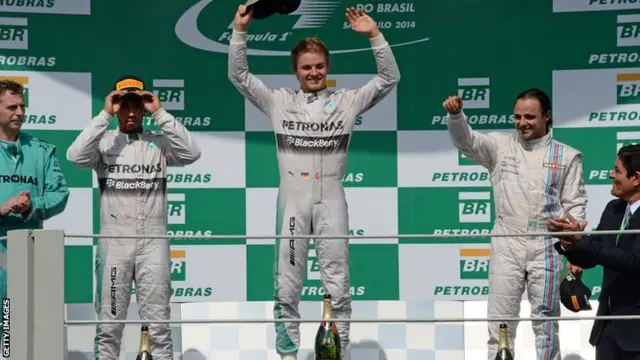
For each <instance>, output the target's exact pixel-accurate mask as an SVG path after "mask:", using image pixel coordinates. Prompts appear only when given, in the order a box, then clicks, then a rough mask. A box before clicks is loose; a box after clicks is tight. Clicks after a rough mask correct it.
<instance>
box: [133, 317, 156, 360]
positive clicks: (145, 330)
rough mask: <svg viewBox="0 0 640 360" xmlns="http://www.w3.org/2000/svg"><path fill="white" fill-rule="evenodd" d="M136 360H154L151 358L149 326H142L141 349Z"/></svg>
mask: <svg viewBox="0 0 640 360" xmlns="http://www.w3.org/2000/svg"><path fill="white" fill-rule="evenodd" d="M136 360H153V357H151V346H150V344H149V326H148V325H142V328H141V329H140V347H139V348H138V356H137V357H136Z"/></svg>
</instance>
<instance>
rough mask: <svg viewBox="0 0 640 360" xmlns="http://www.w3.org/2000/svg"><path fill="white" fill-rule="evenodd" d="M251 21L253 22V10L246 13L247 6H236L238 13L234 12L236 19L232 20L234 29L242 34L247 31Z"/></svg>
mask: <svg viewBox="0 0 640 360" xmlns="http://www.w3.org/2000/svg"><path fill="white" fill-rule="evenodd" d="M251 20H253V8H251V10H249V11H247V5H240V6H238V11H236V17H235V18H234V27H235V29H236V30H237V31H242V32H245V31H247V27H248V26H249V24H250V23H251Z"/></svg>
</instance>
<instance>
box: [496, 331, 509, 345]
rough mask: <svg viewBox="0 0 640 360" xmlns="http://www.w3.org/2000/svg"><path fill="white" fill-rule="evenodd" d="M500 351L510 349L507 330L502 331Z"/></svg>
mask: <svg viewBox="0 0 640 360" xmlns="http://www.w3.org/2000/svg"><path fill="white" fill-rule="evenodd" d="M498 348H499V349H508V348H509V336H508V335H507V329H500V339H499V341H498Z"/></svg>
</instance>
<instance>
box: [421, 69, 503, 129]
mask: <svg viewBox="0 0 640 360" xmlns="http://www.w3.org/2000/svg"><path fill="white" fill-rule="evenodd" d="M490 85H491V78H490V77H463V78H458V93H457V94H458V96H459V97H460V99H461V100H462V102H463V107H464V108H465V109H466V110H472V111H467V112H466V115H467V121H468V122H469V124H470V125H471V126H474V127H475V126H487V125H488V126H496V125H497V126H500V127H508V126H509V124H513V123H514V117H513V114H504V113H503V114H496V113H492V112H491V87H490ZM446 124H447V115H434V116H433V117H432V118H431V125H440V126H443V125H444V126H446Z"/></svg>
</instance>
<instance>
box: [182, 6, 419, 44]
mask: <svg viewBox="0 0 640 360" xmlns="http://www.w3.org/2000/svg"><path fill="white" fill-rule="evenodd" d="M235 6H236V5H235V4H233V3H229V2H225V1H223V0H200V1H198V2H197V3H196V4H194V5H193V6H191V7H190V8H189V9H188V10H187V11H186V12H185V13H184V14H182V16H181V17H180V18H179V19H178V21H177V23H176V26H175V32H176V36H177V37H178V39H179V40H180V41H182V42H183V43H185V44H186V45H188V46H190V47H193V48H196V49H199V50H203V51H210V52H216V53H227V52H228V48H229V41H230V40H231V35H232V32H233V21H231V22H229V20H230V19H233V16H234V13H235V11H236V7H235ZM422 6H424V5H423V2H422V1H406V2H404V3H396V2H392V1H388V2H387V3H379V2H377V1H372V0H369V1H360V3H356V2H351V1H348V2H347V3H345V2H343V1H339V0H302V1H301V2H300V6H299V7H298V9H297V10H296V11H294V12H293V13H291V14H289V15H279V14H278V15H274V16H273V17H272V18H269V19H265V20H262V21H260V22H256V21H254V22H253V23H252V24H251V26H250V31H249V33H248V34H247V42H248V49H247V54H248V55H257V56H290V55H291V48H292V47H293V45H294V44H295V43H296V42H297V41H299V39H300V38H302V37H304V36H314V35H317V34H318V33H319V32H321V31H320V29H324V28H326V29H327V34H329V33H335V32H336V31H349V32H353V31H352V30H351V29H349V23H348V22H346V21H345V18H344V8H346V7H357V8H361V9H363V10H365V11H366V12H367V13H368V14H370V15H371V16H372V17H373V18H374V19H375V20H376V21H377V24H378V28H380V30H381V31H383V32H384V33H385V38H386V39H387V41H388V42H389V44H390V45H391V46H394V47H398V46H407V45H413V44H417V43H421V42H425V41H428V40H429V38H428V37H427V36H426V35H425V34H424V33H421V31H423V30H418V29H423V28H424V27H419V26H418V20H417V19H418V18H420V17H419V16H417V13H418V12H419V11H420V9H422V8H423V7H422ZM201 15H202V16H203V17H206V18H207V19H208V20H207V21H201V20H200V21H199V19H200V17H201ZM211 18H214V21H211V20H210V19H211ZM215 20H219V21H215ZM199 23H200V24H201V26H206V28H203V29H200V28H199V27H198V24H199ZM204 24H206V25H204ZM205 34H213V35H212V36H211V37H208V36H207V35H205ZM368 45H369V44H368V43H366V42H365V43H364V44H363V45H361V46H360V47H352V46H351V45H342V46H341V45H339V44H338V45H335V46H333V48H332V49H331V54H332V55H333V54H341V53H353V52H360V51H371V48H370V46H368Z"/></svg>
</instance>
